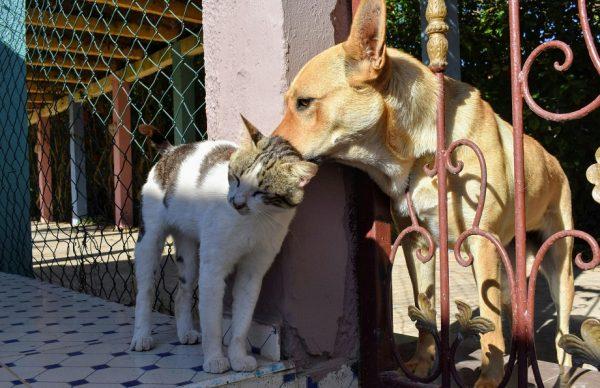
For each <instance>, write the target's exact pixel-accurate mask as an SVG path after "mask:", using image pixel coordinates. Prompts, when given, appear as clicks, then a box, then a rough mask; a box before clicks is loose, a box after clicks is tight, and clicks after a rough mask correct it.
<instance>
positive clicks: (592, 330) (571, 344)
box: [558, 318, 600, 367]
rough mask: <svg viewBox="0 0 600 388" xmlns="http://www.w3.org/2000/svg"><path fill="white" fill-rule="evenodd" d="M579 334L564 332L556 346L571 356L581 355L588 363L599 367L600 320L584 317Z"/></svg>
mask: <svg viewBox="0 0 600 388" xmlns="http://www.w3.org/2000/svg"><path fill="white" fill-rule="evenodd" d="M581 336H582V337H583V339H581V338H579V337H577V336H576V335H574V334H565V335H563V336H562V337H560V340H559V341H558V346H560V347H561V348H563V349H564V350H565V352H567V353H569V354H572V355H573V356H577V357H581V358H583V359H584V360H585V362H587V363H588V364H591V365H594V366H597V367H600V321H599V320H597V319H594V318H590V319H586V320H585V321H584V322H583V324H582V325H581Z"/></svg>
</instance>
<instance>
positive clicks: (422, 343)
mask: <svg viewBox="0 0 600 388" xmlns="http://www.w3.org/2000/svg"><path fill="white" fill-rule="evenodd" d="M419 249H421V250H422V251H423V252H426V251H427V245H426V241H425V240H424V239H423V238H421V237H414V238H407V239H406V242H405V243H403V244H402V250H403V251H404V257H405V259H406V266H407V267H408V274H409V276H410V281H411V283H412V289H413V297H414V300H415V306H417V307H419V300H418V296H419V294H425V295H427V297H428V298H429V300H430V301H431V304H432V306H435V256H434V257H433V258H432V259H431V260H430V261H429V262H427V263H422V262H421V261H420V260H419V259H418V258H417V250H419ZM434 360H435V340H434V339H433V336H432V335H431V334H430V333H428V332H426V331H424V330H419V339H418V341H417V349H416V351H415V354H414V355H413V356H412V358H411V359H410V360H409V361H408V362H407V363H406V366H407V367H408V368H409V369H410V370H411V371H412V372H413V373H414V374H416V375H417V376H420V377H425V376H427V374H428V373H429V371H430V369H431V367H432V366H433V362H434Z"/></svg>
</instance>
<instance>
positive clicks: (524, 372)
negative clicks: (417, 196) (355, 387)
mask: <svg viewBox="0 0 600 388" xmlns="http://www.w3.org/2000/svg"><path fill="white" fill-rule="evenodd" d="M508 3H509V26H510V69H511V72H510V73H511V92H512V118H513V128H514V144H513V148H514V155H513V156H514V188H515V194H514V195H515V197H514V203H515V209H514V216H515V255H516V262H515V264H514V267H513V264H512V262H511V260H510V258H509V255H508V253H507V251H506V249H505V247H504V246H503V245H502V243H501V242H500V241H499V240H498V238H497V237H496V236H495V235H494V234H493V233H491V232H488V231H485V230H482V229H480V227H479V224H480V220H481V217H482V214H483V209H484V205H485V199H486V190H487V167H486V162H485V157H484V155H483V153H482V151H481V150H480V149H479V147H478V146H477V145H476V144H475V143H474V142H473V141H471V140H468V139H460V140H456V141H454V142H452V143H451V144H450V145H449V146H446V136H445V135H446V134H445V122H444V120H445V106H444V70H445V67H446V53H447V49H448V47H447V41H446V39H445V36H444V34H445V32H446V31H447V29H448V28H447V25H446V24H445V22H444V18H445V15H446V10H445V4H444V2H443V1H442V0H429V2H428V7H427V13H426V16H427V20H428V22H429V24H428V27H427V29H426V32H427V34H428V35H429V41H428V44H427V50H428V54H429V57H430V59H431V63H430V66H429V67H430V69H431V71H433V72H434V73H435V75H436V77H437V81H438V94H437V118H436V128H437V148H436V154H435V161H434V165H433V167H431V166H429V165H426V166H425V167H424V171H425V173H426V174H427V175H428V176H430V177H435V176H437V180H438V210H439V219H438V220H439V243H438V244H439V249H440V295H441V298H440V301H441V314H440V315H441V327H440V332H439V333H438V331H437V327H436V324H435V315H433V318H431V312H430V313H429V316H428V315H427V312H426V311H423V310H421V309H424V310H427V306H423V305H424V304H426V303H429V302H428V301H426V300H421V299H419V306H420V307H419V308H418V309H417V308H416V307H412V306H411V308H412V310H411V309H409V315H411V314H412V315H411V319H413V320H416V321H417V326H418V327H419V328H420V329H423V328H426V330H427V331H429V332H430V333H431V334H432V335H433V338H434V339H435V343H436V362H435V364H434V365H435V366H434V368H433V371H432V372H430V374H429V375H428V376H426V377H418V376H415V375H414V374H413V373H411V372H410V371H409V370H407V368H406V366H405V365H404V362H403V361H402V358H401V357H400V355H399V354H398V353H397V349H396V348H395V347H394V357H395V359H396V362H397V365H398V367H399V368H400V369H401V370H402V372H403V373H404V376H400V375H399V374H398V373H394V372H386V373H382V374H381V375H380V376H381V379H380V382H381V383H383V384H384V385H389V386H425V384H426V383H430V382H432V381H434V380H435V379H436V378H438V377H439V376H441V386H443V387H449V386H450V385H451V380H454V382H455V383H456V384H457V385H458V386H460V387H462V386H464V383H463V381H462V380H461V378H460V376H459V374H458V372H457V370H456V366H455V362H454V360H455V354H456V351H457V350H458V348H459V346H460V344H461V343H462V341H463V340H464V338H465V337H466V336H468V335H476V334H483V333H485V332H487V331H490V330H492V328H493V324H492V323H491V322H489V321H487V320H486V319H484V318H481V317H476V318H472V317H471V314H472V311H470V308H467V307H468V306H467V307H465V305H464V304H463V305H461V303H462V302H459V301H457V304H459V310H460V311H461V314H459V315H457V319H458V321H459V323H460V324H461V327H462V331H461V333H460V334H459V335H458V337H457V338H456V339H455V340H454V341H453V342H452V345H451V346H450V345H449V344H450V341H449V335H448V329H449V303H450V298H449V270H448V219H447V217H448V214H447V210H448V209H447V193H448V186H447V176H448V175H447V173H448V172H449V173H451V174H459V173H460V172H461V170H462V168H463V163H462V162H461V161H456V162H455V163H453V162H452V159H451V155H452V153H453V152H454V151H455V150H456V149H457V148H458V147H460V146H465V147H469V148H470V149H471V150H472V151H473V152H474V153H475V154H476V156H477V159H478V161H479V166H480V172H481V175H480V176H481V183H480V194H479V199H478V203H477V209H476V213H475V217H474V219H473V222H472V225H471V227H470V228H468V229H467V230H465V231H464V232H462V233H461V234H460V235H459V236H458V238H457V239H456V241H455V244H454V246H453V251H454V258H455V259H456V261H457V262H458V263H459V264H460V265H462V266H465V267H467V266H470V265H471V264H472V263H473V260H474V258H473V256H472V255H471V254H470V253H469V252H466V254H467V258H463V257H462V253H461V252H462V251H461V248H462V245H463V243H464V242H465V241H466V240H467V239H468V238H469V237H471V236H480V237H483V238H485V239H487V240H488V241H490V242H491V243H492V244H493V245H494V247H495V248H496V250H497V252H498V256H499V257H500V259H501V263H502V266H503V267H504V270H505V272H506V275H507V276H506V278H507V281H508V286H509V288H510V289H511V290H512V292H511V294H510V297H511V304H512V308H511V318H512V322H513V324H512V326H513V328H512V338H511V352H510V357H509V360H508V362H507V363H506V365H505V369H504V376H503V379H502V381H501V383H500V387H504V386H506V385H507V384H508V381H509V380H510V378H511V376H512V373H513V370H514V369H515V365H517V375H518V376H517V384H518V386H519V387H526V386H528V381H527V380H528V366H529V364H531V367H532V372H533V377H534V379H535V382H536V384H537V385H538V386H540V387H543V381H542V377H541V374H540V371H539V367H538V363H537V356H536V354H535V345H534V340H533V335H534V327H533V322H534V314H535V310H534V301H535V286H536V281H537V276H538V273H539V268H540V265H541V263H542V261H543V260H544V258H545V256H546V253H547V252H548V250H549V249H550V248H551V247H552V245H553V244H554V243H556V242H557V241H558V240H560V239H564V238H579V239H582V240H584V241H585V242H586V243H587V244H588V245H589V247H590V249H591V251H592V258H591V259H590V260H589V261H586V260H584V259H583V257H582V255H581V254H577V255H576V256H575V259H574V261H575V264H576V265H577V266H578V267H579V268H580V269H582V270H589V269H592V268H595V267H596V266H598V265H600V246H599V244H598V242H597V241H596V239H595V238H594V237H592V236H590V235H589V234H587V233H585V232H582V231H577V230H564V231H560V232H557V233H555V234H553V235H552V236H550V237H549V238H548V239H547V240H546V241H545V242H544V243H543V244H542V245H541V247H540V248H539V250H538V252H537V254H536V256H535V259H534V262H533V266H532V269H531V272H530V274H529V281H528V280H527V267H526V251H525V248H526V217H525V215H526V213H525V210H526V209H525V185H526V181H525V171H524V147H523V141H524V132H523V101H525V102H526V103H527V105H528V106H529V108H530V109H531V110H532V111H533V112H535V113H536V114H537V115H539V116H540V117H542V118H545V119H547V120H552V121H565V120H572V119H577V118H581V117H583V116H585V115H587V114H589V113H590V112H591V111H593V110H595V109H597V108H598V107H600V95H598V97H596V98H595V99H594V100H593V101H592V102H590V103H588V104H587V105H586V106H584V107H582V108H580V109H578V110H576V111H573V112H565V113H553V112H549V111H547V110H545V109H544V108H542V107H540V106H539V105H538V104H537V103H536V102H535V101H534V99H533V97H532V96H531V94H530V91H529V84H528V77H529V74H530V72H531V70H532V66H533V63H534V62H535V59H536V58H537V57H538V56H539V55H540V54H541V53H542V52H544V51H546V50H549V49H558V50H560V51H561V52H562V53H563V54H564V61H563V62H562V63H559V62H556V63H555V64H554V68H555V69H556V70H557V71H566V70H568V69H569V67H570V66H571V64H572V61H573V53H572V51H571V49H570V47H569V46H568V45H567V44H566V43H564V42H561V41H558V40H553V41H549V42H544V43H542V44H540V45H539V46H538V47H537V48H536V49H535V50H533V51H532V52H531V53H530V54H529V56H528V57H527V59H526V61H525V63H524V65H522V62H521V34H520V25H519V23H520V4H519V0H509V2H508ZM578 15H579V20H580V23H581V28H582V31H583V36H584V41H585V44H586V47H587V51H588V54H589V57H590V60H591V61H592V62H593V64H594V66H595V68H596V70H597V71H598V73H599V74H600V56H599V55H598V51H597V50H596V47H595V46H594V37H593V34H592V32H591V29H590V25H589V21H588V18H587V10H586V2H585V0H578ZM596 158H597V161H598V165H600V149H599V152H598V155H596ZM597 170H598V171H600V167H597V165H593V166H592V167H590V169H589V171H588V179H589V180H590V181H591V182H592V183H594V184H596V185H599V184H600V178H598V177H597V176H600V173H598V172H597ZM596 191H598V190H596ZM596 197H598V198H600V194H598V193H596V196H595V198H596ZM406 201H407V208H408V213H409V216H410V220H411V224H410V225H409V226H408V227H407V228H405V229H404V230H402V231H401V232H400V233H399V235H398V237H397V239H396V241H395V242H394V244H393V245H392V250H391V254H390V258H389V259H390V262H392V263H393V261H394V259H395V257H396V253H397V250H398V248H399V247H400V245H401V244H402V241H403V239H404V238H405V237H406V236H407V235H408V234H411V233H416V234H419V235H421V236H422V237H424V238H425V240H426V242H427V245H428V250H427V252H421V251H418V252H417V258H418V259H419V260H420V261H422V262H424V263H425V262H427V261H429V260H431V259H432V258H433V256H434V252H435V243H434V240H433V238H432V236H431V234H430V232H429V231H427V230H426V229H425V228H424V227H422V226H421V225H420V224H419V220H418V218H417V215H416V212H415V209H414V205H413V202H412V198H411V193H410V192H408V191H407V194H406ZM389 275H390V276H391V271H390V274H389ZM425 298H426V297H425ZM433 314H435V313H434V312H433ZM415 315H416V316H417V317H415ZM389 319H390V322H391V319H392V318H391V316H390V317H389ZM588 321H589V322H588V326H590V327H592V326H593V328H592V329H590V328H588V332H589V331H591V330H595V332H598V330H597V328H598V326H599V325H600V324H598V320H594V319H590V320H588ZM390 325H391V323H390ZM419 325H420V326H419ZM388 326H389V325H388ZM584 336H587V338H588V342H590V341H589V337H590V334H589V333H586V334H585V335H584ZM390 340H391V341H393V337H391V336H390ZM593 342H594V343H593V344H591V345H590V344H589V343H586V342H585V341H584V340H581V339H579V338H578V337H576V336H573V335H569V336H568V337H567V336H565V337H563V338H562V339H561V341H559V344H560V343H562V344H563V345H564V347H565V348H568V349H571V350H572V351H573V352H580V353H581V354H584V355H587V357H588V358H594V359H596V358H597V357H596V356H598V354H600V350H598V353H597V354H596V353H595V352H596V350H597V349H596V348H597V347H598V346H600V345H599V344H600V341H598V340H597V339H596V338H594V339H593ZM563 345H561V346H563ZM406 379H408V380H409V381H407V380H406Z"/></svg>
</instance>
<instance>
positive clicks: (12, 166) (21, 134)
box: [0, 0, 33, 276]
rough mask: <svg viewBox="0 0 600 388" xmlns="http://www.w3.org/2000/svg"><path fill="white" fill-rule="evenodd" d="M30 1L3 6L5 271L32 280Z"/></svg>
mask: <svg viewBox="0 0 600 388" xmlns="http://www.w3.org/2000/svg"><path fill="white" fill-rule="evenodd" d="M25 15H26V8H25V0H11V1H3V2H2V6H0V20H2V23H0V74H2V76H0V247H2V248H1V249H0V271H2V272H10V273H16V274H20V275H26V276H32V275H33V269H32V265H31V253H32V250H31V219H30V212H29V208H30V206H31V198H30V192H29V187H30V183H29V163H30V162H29V152H28V149H29V146H28V144H27V138H28V135H27V134H28V133H29V126H28V125H27V111H26V106H27V102H26V101H27V87H26V84H25V73H26V71H25V52H26V47H25V23H24V20H25Z"/></svg>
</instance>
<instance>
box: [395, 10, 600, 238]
mask: <svg viewBox="0 0 600 388" xmlns="http://www.w3.org/2000/svg"><path fill="white" fill-rule="evenodd" d="M458 2H459V4H458V6H459V26H460V55H461V71H462V80H463V81H465V82H468V83H470V84H472V85H475V86H476V87H477V88H479V89H480V90H481V92H482V95H483V96H484V98H485V99H486V100H487V101H489V102H490V103H491V105H492V106H493V107H494V109H495V110H496V112H497V113H498V114H499V115H500V116H502V117H503V118H505V119H506V120H508V121H511V101H510V95H511V94H510V75H509V44H508V43H509V30H508V2H507V1H506V0H486V1H482V0H459V1H458ZM387 3H388V44H389V46H391V47H397V48H400V49H403V50H405V51H407V52H409V53H411V54H413V55H415V56H420V52H421V42H420V16H419V15H420V11H419V2H418V1H416V0H388V1H387ZM521 8H522V9H521V30H522V31H521V35H522V46H523V52H522V56H523V62H524V61H525V58H526V57H527V55H529V53H530V52H531V51H532V50H533V49H534V48H535V47H537V46H538V45H539V44H540V43H542V42H545V41H548V40H551V39H560V40H562V41H564V42H566V43H567V44H569V45H571V48H572V49H573V53H574V63H573V66H572V68H571V69H570V70H568V71H567V72H565V73H559V72H557V71H555V70H554V67H553V63H554V61H557V60H558V61H559V62H562V61H563V57H562V54H561V53H560V52H557V51H556V50H553V51H551V52H546V53H545V54H543V55H542V56H541V57H540V58H539V60H538V62H536V63H535V64H534V66H533V69H532V75H531V77H530V88H531V92H532V95H533V96H534V98H535V99H536V101H537V102H538V104H539V105H540V106H542V107H544V108H546V109H547V110H549V111H558V112H567V111H572V110H574V109H577V108H579V107H582V106H584V105H585V104H586V103H588V102H590V101H591V100H593V99H594V97H595V96H596V95H597V93H598V91H599V90H600V77H598V74H597V72H596V70H595V69H594V67H593V65H592V63H591V61H590V60H589V57H588V54H587V50H586V48H585V45H584V41H583V37H582V34H581V27H580V24H579V20H578V16H577V2H576V0H537V1H523V2H522V7H521ZM588 16H589V17H590V24H591V26H592V31H593V32H594V33H595V36H596V40H598V38H599V37H600V35H598V33H599V32H600V6H599V5H598V4H597V3H596V2H590V1H588ZM524 123H525V131H526V133H528V134H530V135H531V136H533V137H534V138H535V139H537V140H538V141H540V143H542V144H543V145H544V147H546V149H547V150H548V151H550V153H552V154H553V155H555V156H556V157H557V158H558V160H559V161H560V162H561V165H562V166H563V168H564V169H565V172H566V173H567V176H568V177H569V182H570V183H571V189H572V192H573V207H574V217H575V223H576V227H578V228H580V229H583V230H585V231H588V232H591V233H592V234H593V235H595V236H600V225H599V224H598V223H597V221H596V220H598V219H600V206H598V205H597V204H596V203H594V202H593V201H592V198H591V190H592V185H591V184H590V183H588V182H587V180H586V178H585V170H586V169H587V167H588V166H590V165H591V164H593V163H594V152H595V151H596V148H598V147H599V146H600V128H598V123H600V111H598V110H597V111H595V112H593V113H592V114H590V115H588V116H587V117H585V118H583V119H581V120H575V121H570V122H567V123H554V122H548V121H546V120H544V119H541V118H539V117H538V116H536V115H535V114H534V113H533V112H531V111H530V110H529V109H528V108H527V107H526V106H525V108H524Z"/></svg>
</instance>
